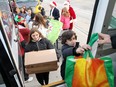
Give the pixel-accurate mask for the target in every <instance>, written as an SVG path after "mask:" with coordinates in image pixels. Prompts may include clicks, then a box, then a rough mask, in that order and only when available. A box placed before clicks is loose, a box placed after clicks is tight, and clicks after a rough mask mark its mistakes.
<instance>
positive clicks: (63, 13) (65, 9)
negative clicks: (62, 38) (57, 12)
mask: <svg viewBox="0 0 116 87" xmlns="http://www.w3.org/2000/svg"><path fill="white" fill-rule="evenodd" d="M61 15H63V16H65V17H70V13H69V11H68V9H67V8H66V7H64V8H63V9H62V13H61Z"/></svg>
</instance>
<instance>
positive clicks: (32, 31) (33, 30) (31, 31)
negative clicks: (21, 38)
mask: <svg viewBox="0 0 116 87" xmlns="http://www.w3.org/2000/svg"><path fill="white" fill-rule="evenodd" d="M35 32H37V33H39V36H40V37H41V38H44V36H43V35H42V33H41V32H40V31H39V30H38V29H37V28H32V29H31V30H30V33H29V40H28V43H29V42H31V41H32V40H33V39H32V37H31V35H32V34H33V33H35Z"/></svg>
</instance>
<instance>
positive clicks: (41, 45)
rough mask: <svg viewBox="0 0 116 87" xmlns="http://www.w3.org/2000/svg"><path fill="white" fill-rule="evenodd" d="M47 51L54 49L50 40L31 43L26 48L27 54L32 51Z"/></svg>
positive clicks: (44, 39)
mask: <svg viewBox="0 0 116 87" xmlns="http://www.w3.org/2000/svg"><path fill="white" fill-rule="evenodd" d="M46 49H53V45H52V44H51V43H50V41H49V40H47V39H46V38H43V39H41V40H40V41H37V42H33V41H31V42H29V43H28V44H27V46H26V47H25V52H30V51H39V50H46Z"/></svg>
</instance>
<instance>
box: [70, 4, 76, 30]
mask: <svg viewBox="0 0 116 87" xmlns="http://www.w3.org/2000/svg"><path fill="white" fill-rule="evenodd" d="M69 13H70V20H72V19H76V14H75V12H74V9H73V8H72V7H71V6H70V7H69ZM72 28H73V23H70V28H69V29H70V30H72Z"/></svg>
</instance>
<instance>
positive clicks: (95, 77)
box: [65, 33, 114, 87]
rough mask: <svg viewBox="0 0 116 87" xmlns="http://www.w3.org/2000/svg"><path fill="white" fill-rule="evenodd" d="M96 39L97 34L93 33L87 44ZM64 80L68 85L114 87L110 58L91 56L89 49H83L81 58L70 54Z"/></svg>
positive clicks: (92, 42)
mask: <svg viewBox="0 0 116 87" xmlns="http://www.w3.org/2000/svg"><path fill="white" fill-rule="evenodd" d="M97 39H98V34H97V33H95V34H93V35H92V37H91V39H90V42H89V45H90V46H92V45H93V44H94V42H95V41H96V40H97ZM71 57H72V58H71ZM88 60H89V61H88ZM69 64H70V66H71V67H69ZM65 82H66V83H67V85H68V87H114V72H113V66H112V60H111V58H109V57H102V58H93V55H92V53H91V51H90V50H88V51H85V53H84V55H83V57H82V58H81V59H77V60H75V59H74V56H70V57H68V58H67V61H66V70H65Z"/></svg>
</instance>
